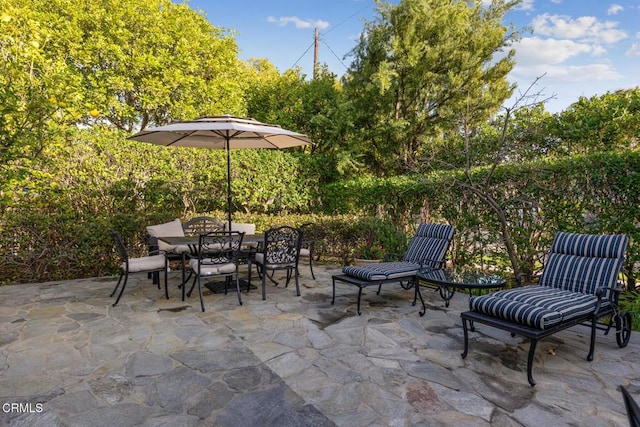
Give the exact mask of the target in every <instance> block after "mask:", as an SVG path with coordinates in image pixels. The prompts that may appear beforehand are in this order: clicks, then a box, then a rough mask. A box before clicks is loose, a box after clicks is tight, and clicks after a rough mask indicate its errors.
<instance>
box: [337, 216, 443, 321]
mask: <svg viewBox="0 0 640 427" xmlns="http://www.w3.org/2000/svg"><path fill="white" fill-rule="evenodd" d="M451 239H453V226H451V225H442V224H420V226H419V227H418V230H417V231H416V234H415V236H413V238H412V239H411V241H410V242H409V248H408V249H407V252H406V253H405V254H404V257H403V258H402V261H398V262H381V263H378V264H367V265H356V266H345V267H343V268H342V274H338V275H334V276H333V277H332V278H333V297H332V299H331V304H333V303H334V302H335V299H336V282H342V283H346V284H349V285H352V286H357V287H358V315H360V314H361V313H360V299H361V297H362V290H363V289H364V288H366V287H367V286H372V285H373V286H378V292H377V293H378V294H380V290H381V288H382V285H383V284H385V283H400V284H401V285H402V287H403V288H404V289H410V288H411V287H412V286H413V287H414V288H415V295H414V300H413V304H414V305H415V303H416V301H417V298H418V297H420V301H421V302H422V311H421V312H420V315H421V316H423V315H424V313H425V311H426V307H425V304H424V300H423V299H422V295H421V294H420V287H419V286H416V274H417V273H418V271H420V269H422V268H442V267H443V266H444V262H445V255H446V253H447V249H448V248H449V244H450V243H451Z"/></svg>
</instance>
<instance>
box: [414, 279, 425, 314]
mask: <svg viewBox="0 0 640 427" xmlns="http://www.w3.org/2000/svg"><path fill="white" fill-rule="evenodd" d="M413 285H414V286H415V288H416V291H415V295H417V296H419V297H420V302H421V303H422V311H419V312H418V314H420V316H424V315H425V313H426V312H427V306H426V305H425V303H424V299H423V298H422V293H421V292H420V285H419V284H418V281H417V280H416V281H414V284H413ZM415 295H414V296H413V305H416V297H415Z"/></svg>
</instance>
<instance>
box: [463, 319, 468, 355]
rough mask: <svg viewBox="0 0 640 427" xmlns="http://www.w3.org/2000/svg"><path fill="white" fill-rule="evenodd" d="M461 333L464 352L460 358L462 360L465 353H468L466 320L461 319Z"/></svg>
mask: <svg viewBox="0 0 640 427" xmlns="http://www.w3.org/2000/svg"><path fill="white" fill-rule="evenodd" d="M462 332H463V335H464V351H463V352H462V354H461V356H462V358H463V359H466V358H467V352H468V351H469V332H468V331H467V319H464V318H463V319H462Z"/></svg>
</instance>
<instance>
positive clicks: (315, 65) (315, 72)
mask: <svg viewBox="0 0 640 427" xmlns="http://www.w3.org/2000/svg"><path fill="white" fill-rule="evenodd" d="M313 40H314V49H313V79H314V80H315V79H317V78H318V41H319V40H320V36H319V34H318V27H316V32H315V35H314V38H313Z"/></svg>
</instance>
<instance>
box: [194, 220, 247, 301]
mask: <svg viewBox="0 0 640 427" xmlns="http://www.w3.org/2000/svg"><path fill="white" fill-rule="evenodd" d="M243 237H244V233H239V232H237V231H231V232H229V231H213V232H211V233H205V234H201V235H200V240H199V244H198V254H197V256H194V257H192V258H191V259H190V260H189V265H190V267H191V270H192V271H193V272H194V274H195V277H194V279H193V285H192V286H191V289H190V290H189V293H188V295H189V296H190V295H191V292H192V291H193V288H194V287H195V285H196V283H197V285H198V294H199V295H200V307H201V308H202V311H204V301H203V298H202V278H203V277H205V278H224V279H225V287H224V293H225V295H226V294H227V289H228V288H229V286H230V285H231V284H232V280H234V279H235V285H236V292H237V293H238V302H239V303H240V305H242V297H241V296H240V278H239V276H238V264H239V261H238V259H239V256H240V248H241V246H242V238H243ZM184 296H185V286H183V287H182V300H183V301H184Z"/></svg>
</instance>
